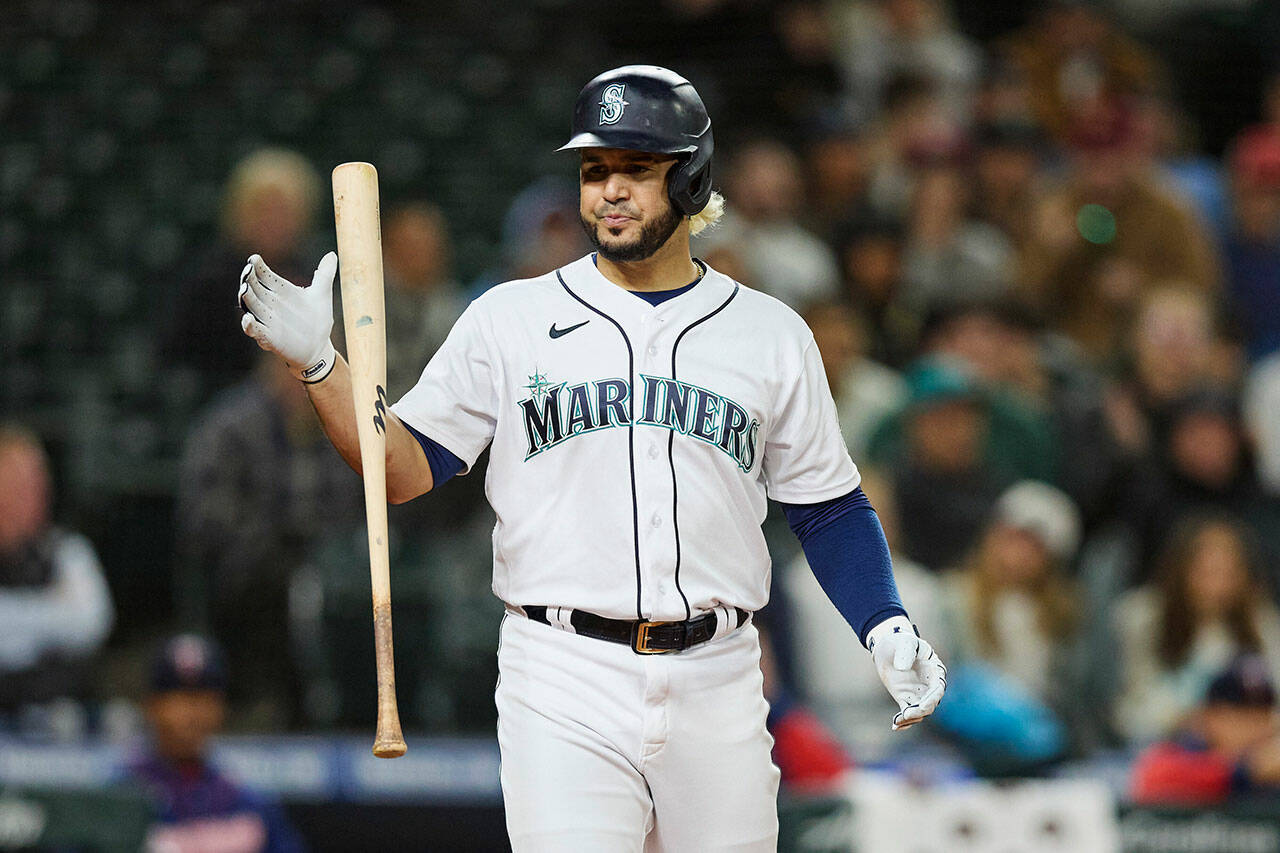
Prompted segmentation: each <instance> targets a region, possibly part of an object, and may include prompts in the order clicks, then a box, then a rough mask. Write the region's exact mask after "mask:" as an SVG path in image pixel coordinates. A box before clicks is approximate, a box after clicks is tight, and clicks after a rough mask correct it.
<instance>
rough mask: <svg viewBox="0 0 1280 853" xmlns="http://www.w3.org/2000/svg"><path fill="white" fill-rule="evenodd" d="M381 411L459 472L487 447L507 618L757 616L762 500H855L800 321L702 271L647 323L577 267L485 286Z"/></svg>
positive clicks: (581, 263)
mask: <svg viewBox="0 0 1280 853" xmlns="http://www.w3.org/2000/svg"><path fill="white" fill-rule="evenodd" d="M392 408H393V410H394V411H395V413H396V414H397V415H398V416H399V417H400V418H401V419H402V420H404V421H405V422H406V423H407V424H409V425H410V426H412V427H414V428H415V429H417V430H419V431H420V432H422V433H424V434H425V435H428V436H430V437H431V438H433V439H434V440H436V441H438V442H439V443H440V444H442V445H444V446H445V447H447V448H448V449H449V450H451V451H452V452H453V453H455V454H456V455H457V456H458V457H459V458H461V459H462V460H463V462H464V463H465V464H466V465H467V466H468V467H470V466H471V465H472V464H473V463H474V462H475V460H476V458H477V457H478V456H479V455H480V453H481V452H482V451H483V450H484V448H485V447H486V446H489V445H490V444H491V445H492V447H491V450H490V456H489V466H488V472H487V475H486V481H485V491H486V494H487V495H488V498H489V502H490V503H491V504H492V506H493V508H494V511H495V513H496V514H497V525H496V526H495V528H494V534H493V542H494V578H493V589H494V592H495V593H496V594H497V595H498V597H499V598H501V599H502V600H504V601H506V602H507V603H509V604H513V605H524V604H540V605H551V606H559V607H573V608H578V609H584V610H589V611H591V612H594V613H598V614H600V615H603V616H609V617H613V618H619V619H636V618H643V619H659V620H675V619H685V618H688V617H689V616H690V615H696V613H698V612H699V611H705V610H709V609H711V608H713V607H715V606H717V605H728V606H732V607H741V608H743V609H745V610H758V609H759V608H761V607H763V606H764V604H765V602H766V601H767V599H768V588H769V555H768V551H767V549H766V548H765V542H764V536H763V534H762V532H761V530H760V525H761V523H762V522H763V520H764V517H765V513H766V509H767V507H766V498H767V497H773V498H774V499H776V500H780V501H786V502H788V503H817V502H819V501H823V500H828V499H830V498H834V497H838V496H840V495H843V494H846V493H847V492H849V491H852V490H853V489H854V488H855V487H856V486H857V485H858V482H859V475H858V471H857V468H856V467H855V466H854V464H853V461H852V460H851V459H850V458H849V454H848V451H847V450H846V449H845V445H844V442H843V440H842V439H841V437H840V430H839V426H838V423H837V420H836V412H835V404H834V403H833V402H832V399H831V392H830V390H829V389H828V387H827V382H826V377H825V374H824V372H823V369H822V360H821V358H820V356H819V354H818V351H817V347H816V346H815V345H814V342H813V336H812V334H811V333H810V332H809V330H808V328H807V327H806V326H805V324H804V322H803V321H802V320H801V319H800V318H799V317H798V316H797V315H796V314H795V313H794V312H793V311H791V310H790V309H789V308H787V307H786V306H785V305H783V304H782V303H781V302H778V301H777V300H775V299H773V298H772V297H769V296H767V295H765V294H762V293H760V292H758V291H754V290H751V289H750V288H747V287H744V286H742V285H740V284H738V283H736V282H734V281H732V280H731V279H729V278H727V277H726V276H723V275H721V274H719V273H718V272H716V271H715V270H711V269H708V271H707V273H706V275H705V276H704V277H703V280H702V281H701V282H700V283H699V284H698V285H697V286H696V287H694V288H692V289H691V290H689V291H688V292H686V293H683V294H680V295H679V296H676V297H674V298H672V299H669V300H667V301H665V302H662V303H661V304H659V305H657V306H653V305H650V304H649V303H647V302H645V301H644V300H642V299H639V298H637V297H636V296H635V295H634V294H631V293H628V292H627V291H625V290H623V289H622V288H620V287H618V286H617V285H615V284H613V283H611V282H609V281H608V280H607V279H605V278H604V276H602V275H601V274H600V272H599V271H598V270H597V269H596V267H595V264H594V263H593V260H592V258H591V257H590V256H588V257H585V258H582V259H581V260H578V261H575V262H574V263H572V264H570V265H568V266H566V267H563V268H562V269H560V270H557V271H556V272H553V273H550V274H548V275H545V276H541V277H539V278H535V279H528V280H524V281H516V282H509V283H507V284H504V285H500V286H498V287H495V288H493V289H492V290H490V291H488V292H487V293H485V294H484V295H483V296H481V297H480V298H479V299H477V300H476V301H475V302H474V303H472V305H471V306H470V307H469V308H468V309H467V310H466V312H465V313H464V314H463V316H462V317H461V318H460V319H459V321H458V323H457V324H456V325H455V327H454V329H453V331H452V332H451V333H450V335H449V337H448V339H447V340H446V341H445V343H444V345H443V346H442V347H441V348H440V350H439V352H437V353H436V355H435V357H433V358H432V359H431V362H430V363H429V364H428V365H427V367H426V369H425V370H424V371H423V373H422V377H421V378H420V379H419V381H418V384H417V385H416V386H415V387H414V388H413V389H412V390H411V391H410V392H409V393H408V394H406V395H405V396H404V398H403V399H401V400H400V401H399V402H397V403H396V404H395V405H394V406H393V407H392Z"/></svg>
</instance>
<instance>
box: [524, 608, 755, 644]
mask: <svg viewBox="0 0 1280 853" xmlns="http://www.w3.org/2000/svg"><path fill="white" fill-rule="evenodd" d="M521 609H522V610H523V611H524V612H525V615H526V616H528V617H529V618H530V619H532V620H533V621H535V622H541V623H542V624H544V625H552V626H553V627H555V623H553V622H552V621H551V620H550V619H548V618H547V608H546V607H543V606H541V605H532V604H531V605H525V606H524V607H522V608H521ZM733 609H734V611H736V612H737V614H738V624H736V625H734V626H733V627H734V630H737V629H738V628H741V627H742V626H743V624H744V623H745V622H746V621H747V619H748V618H750V616H751V614H750V613H748V612H747V611H745V610H743V609H742V608H741V607H735V608H733ZM569 624H570V625H572V626H573V630H574V632H575V633H578V634H581V635H582V636H584V637H592V638H594V639H597V640H608V641H609V642H611V643H621V644H622V645H624V646H630V647H631V650H632V651H634V652H635V653H636V654H638V655H661V654H668V653H670V652H682V651H684V650H685V649H688V648H692V647H693V646H696V645H698V644H699V643H705V642H706V641H707V640H710V639H711V638H712V637H713V636H715V633H716V613H715V611H711V612H709V613H704V614H702V615H701V616H695V617H694V618H692V619H686V620H685V621H683V622H644V621H628V620H626V619H607V618H605V617H604V616H597V615H596V614H594V613H589V612H587V611H585V610H573V611H570V613H569Z"/></svg>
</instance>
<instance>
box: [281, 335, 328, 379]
mask: <svg viewBox="0 0 1280 853" xmlns="http://www.w3.org/2000/svg"><path fill="white" fill-rule="evenodd" d="M325 343H326V344H328V347H326V349H325V351H324V355H322V356H320V358H318V359H316V360H315V361H314V362H312V363H311V364H309V365H307V366H305V367H302V366H299V365H295V364H290V365H289V372H290V373H292V374H293V375H294V376H296V377H297V378H298V379H301V380H302V381H303V382H305V383H307V384H308V385H314V384H316V383H317V382H323V381H324V380H325V379H328V378H329V374H330V373H331V372H332V371H333V365H334V363H335V362H337V360H338V351H337V350H336V349H334V348H333V343H332V341H330V340H328V339H326V340H325Z"/></svg>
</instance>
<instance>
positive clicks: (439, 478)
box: [400, 421, 462, 489]
mask: <svg viewBox="0 0 1280 853" xmlns="http://www.w3.org/2000/svg"><path fill="white" fill-rule="evenodd" d="M400 423H404V421H401V422H400ZM404 428H405V429H407V430H408V431H409V435H411V436H413V437H414V438H416V439H417V440H418V444H421V445H422V452H423V453H425V454H427V464H428V465H430V466H431V488H433V489H438V488H439V487H440V484H441V483H443V482H445V481H447V480H448V479H449V478H451V477H452V476H453V475H454V474H457V473H458V472H459V471H461V470H462V460H461V459H459V458H458V457H456V456H454V455H453V453H452V452H450V451H449V449H448V448H446V447H443V446H441V445H439V444H437V443H436V442H434V441H432V440H431V439H429V438H427V437H426V436H425V435H423V434H422V433H420V432H418V431H417V430H416V429H414V428H413V427H411V426H409V425H408V424H404Z"/></svg>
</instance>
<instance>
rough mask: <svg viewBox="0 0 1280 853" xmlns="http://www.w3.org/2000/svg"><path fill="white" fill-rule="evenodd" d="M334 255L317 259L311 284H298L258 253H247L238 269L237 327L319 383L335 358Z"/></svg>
mask: <svg viewBox="0 0 1280 853" xmlns="http://www.w3.org/2000/svg"><path fill="white" fill-rule="evenodd" d="M337 269H338V256H337V255H336V254H334V253H333V252H329V253H328V254H327V255H325V256H324V257H323V258H321V259H320V265H319V266H318V267H316V272H315V275H314V276H312V278H311V286H310V287H298V286H297V285H296V284H293V283H291V282H289V281H286V280H285V279H283V278H281V277H280V276H278V275H276V274H275V273H274V272H272V271H271V268H270V267H268V266H267V264H266V262H265V261H263V260H262V256H261V255H250V256H249V262H248V263H247V264H245V265H244V269H243V270H242V271H241V272H240V291H239V294H238V299H239V300H240V307H241V308H243V309H244V312H245V314H244V316H243V317H242V318H241V319H240V327H241V328H242V329H244V333H245V334H246V335H248V336H249V337H251V338H253V339H254V340H255V341H257V342H258V346H260V347H262V348H263V349H265V350H269V351H271V352H274V353H276V354H277V355H279V356H280V357H281V358H283V359H284V360H285V362H286V363H287V364H288V365H289V369H290V370H291V371H293V375H294V376H296V377H298V378H299V379H301V380H302V381H304V382H319V381H320V380H321V379H324V378H325V377H326V376H328V375H329V371H330V370H332V369H333V363H334V361H336V360H337V353H336V352H335V351H334V348H333V343H332V342H331V341H330V340H329V336H330V334H332V332H333V276H334V273H336V272H337Z"/></svg>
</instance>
